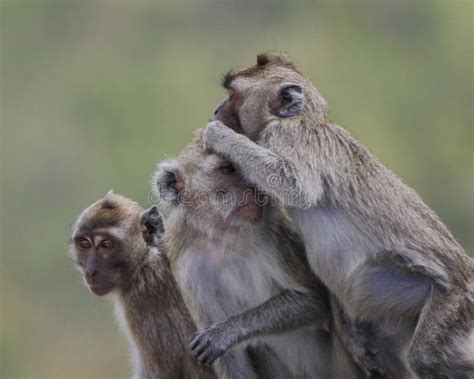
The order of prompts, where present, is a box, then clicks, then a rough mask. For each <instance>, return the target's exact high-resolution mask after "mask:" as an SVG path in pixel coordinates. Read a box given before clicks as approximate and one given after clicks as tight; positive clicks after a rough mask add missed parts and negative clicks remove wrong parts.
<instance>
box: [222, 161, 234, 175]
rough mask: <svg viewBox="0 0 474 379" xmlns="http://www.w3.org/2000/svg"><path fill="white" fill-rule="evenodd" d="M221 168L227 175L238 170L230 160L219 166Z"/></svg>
mask: <svg viewBox="0 0 474 379" xmlns="http://www.w3.org/2000/svg"><path fill="white" fill-rule="evenodd" d="M219 170H221V172H222V173H223V174H225V175H232V174H233V173H235V171H236V169H235V167H234V165H233V164H232V163H230V162H225V163H224V164H223V165H221V166H220V167H219Z"/></svg>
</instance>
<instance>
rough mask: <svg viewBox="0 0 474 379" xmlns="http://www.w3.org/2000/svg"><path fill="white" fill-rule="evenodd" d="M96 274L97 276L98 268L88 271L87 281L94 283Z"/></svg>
mask: <svg viewBox="0 0 474 379" xmlns="http://www.w3.org/2000/svg"><path fill="white" fill-rule="evenodd" d="M96 276H97V270H95V269H93V270H88V271H86V279H87V282H89V283H91V284H93V283H94V279H95V277H96Z"/></svg>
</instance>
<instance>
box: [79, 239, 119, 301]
mask: <svg viewBox="0 0 474 379" xmlns="http://www.w3.org/2000/svg"><path fill="white" fill-rule="evenodd" d="M73 243H74V249H75V251H76V255H77V259H76V263H77V264H78V266H79V269H80V271H81V272H82V275H83V279H84V282H85V284H86V285H87V286H88V287H89V290H90V291H91V292H92V293H93V294H94V295H97V296H103V295H106V294H108V293H110V292H111V291H112V290H114V289H115V288H116V287H118V286H119V285H120V283H121V266H122V263H124V262H122V260H123V259H122V258H123V257H122V254H121V251H120V250H121V247H122V246H121V243H120V241H119V240H118V239H116V238H115V237H114V236H113V235H111V234H109V233H107V232H105V231H100V230H96V231H93V232H91V233H87V234H78V235H76V236H75V237H74V242H73Z"/></svg>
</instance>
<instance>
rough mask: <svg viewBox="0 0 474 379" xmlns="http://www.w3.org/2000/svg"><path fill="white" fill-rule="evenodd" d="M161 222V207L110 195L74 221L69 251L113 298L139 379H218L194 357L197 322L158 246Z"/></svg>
mask: <svg viewBox="0 0 474 379" xmlns="http://www.w3.org/2000/svg"><path fill="white" fill-rule="evenodd" d="M141 219H142V221H140V220H141ZM162 225H163V223H162V219H161V216H160V214H159V212H158V210H157V209H156V207H154V208H151V209H149V210H148V211H146V212H144V211H143V210H142V208H141V207H140V206H139V205H138V204H137V203H136V202H134V201H132V200H129V199H127V198H125V197H123V196H120V195H117V194H114V193H112V192H109V193H108V194H107V195H106V196H105V197H104V198H102V199H100V200H98V201H96V202H95V203H94V204H92V205H90V206H89V207H88V208H86V209H85V210H84V211H83V212H82V213H81V214H80V216H79V217H78V218H77V220H76V221H75V223H74V226H73V228H72V235H71V245H70V256H71V258H72V259H73V261H74V262H75V264H76V266H77V268H78V269H79V271H80V272H81V274H82V276H83V279H84V282H85V284H86V285H87V287H88V288H89V290H90V291H91V292H92V293H93V294H94V295H97V296H104V295H109V296H112V297H113V301H114V305H115V310H116V315H117V319H118V321H119V324H120V326H121V327H122V328H123V330H124V331H125V334H126V335H127V337H128V340H129V345H130V352H131V355H132V364H133V366H134V376H133V377H134V378H135V379H157V378H161V379H176V378H187V379H210V378H215V375H214V373H213V371H212V369H211V368H209V367H203V366H201V365H199V364H198V363H197V362H196V361H195V360H194V359H193V358H192V356H191V354H189V351H188V339H189V337H190V335H191V334H192V333H193V332H194V331H195V325H194V323H193V321H192V319H191V317H190V314H189V312H188V310H187V309H186V306H185V304H184V302H183V299H182V297H181V294H180V292H179V289H178V287H177V285H176V282H175V280H174V278H173V276H172V274H171V270H170V267H169V261H168V259H167V257H166V255H165V254H163V253H162V252H161V251H160V249H159V248H160V245H159V241H160V240H161V235H162V233H163V227H162Z"/></svg>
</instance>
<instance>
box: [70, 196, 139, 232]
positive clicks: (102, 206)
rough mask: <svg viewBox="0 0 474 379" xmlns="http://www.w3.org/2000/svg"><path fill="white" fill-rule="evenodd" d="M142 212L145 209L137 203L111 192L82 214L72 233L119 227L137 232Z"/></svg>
mask: <svg viewBox="0 0 474 379" xmlns="http://www.w3.org/2000/svg"><path fill="white" fill-rule="evenodd" d="M142 212H143V209H142V208H141V207H140V205H139V204H138V203H137V202H135V201H133V200H130V199H128V198H126V197H124V196H122V195H119V194H116V193H114V192H113V191H109V192H108V193H107V194H106V195H105V196H104V197H103V198H101V199H99V200H97V201H96V202H95V203H93V204H92V205H90V206H88V207H87V208H86V209H85V210H83V211H82V212H81V214H80V215H79V216H78V217H77V219H76V221H75V222H74V225H73V227H72V232H73V233H75V232H77V231H79V230H80V229H88V230H94V229H98V228H108V227H118V226H125V227H126V228H127V229H129V230H130V232H136V231H139V220H140V215H141V213H142Z"/></svg>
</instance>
